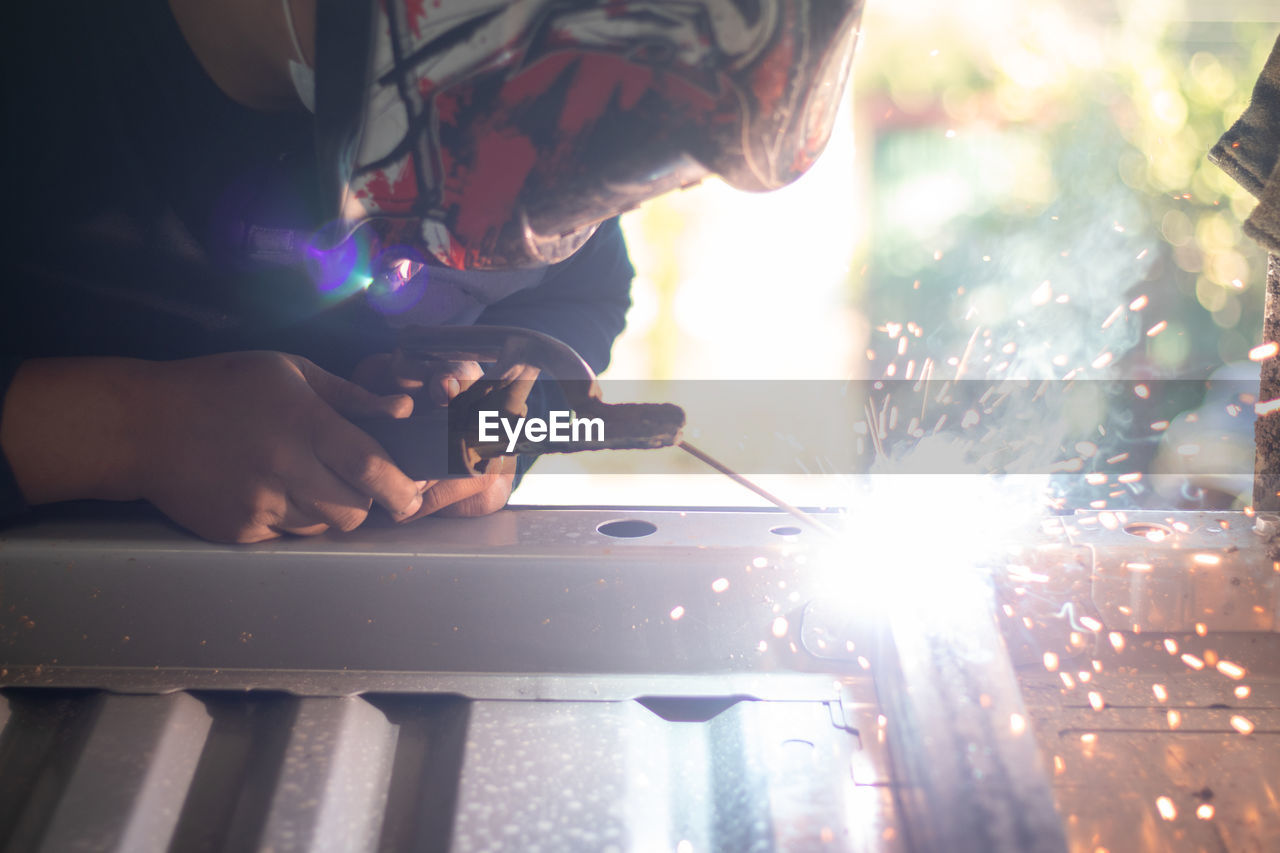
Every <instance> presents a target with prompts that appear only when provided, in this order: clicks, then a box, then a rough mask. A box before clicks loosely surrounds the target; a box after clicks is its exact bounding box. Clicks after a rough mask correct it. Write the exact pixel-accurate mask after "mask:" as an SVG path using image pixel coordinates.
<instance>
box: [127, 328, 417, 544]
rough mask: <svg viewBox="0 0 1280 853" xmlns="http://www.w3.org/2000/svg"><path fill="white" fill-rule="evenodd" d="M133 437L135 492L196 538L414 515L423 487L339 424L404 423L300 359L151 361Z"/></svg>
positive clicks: (396, 413) (344, 526) (396, 406)
mask: <svg viewBox="0 0 1280 853" xmlns="http://www.w3.org/2000/svg"><path fill="white" fill-rule="evenodd" d="M154 368H155V369H154V371H153V379H152V381H151V382H150V383H149V384H150V387H149V389H148V391H147V393H146V394H145V395H144V397H143V400H144V401H145V403H146V404H145V405H144V406H143V407H142V412H140V414H141V415H142V418H141V422H140V423H139V424H138V426H137V434H138V436H139V437H140V438H141V439H142V440H143V441H144V442H145V444H144V445H143V446H144V447H146V448H147V452H146V453H145V454H143V455H142V456H141V457H140V461H139V465H138V468H139V470H138V472H137V476H138V488H137V491H138V493H139V494H140V495H141V496H142V497H144V498H146V499H148V500H150V501H151V502H152V503H153V504H155V505H156V507H158V508H159V509H160V511H161V512H163V513H164V514H165V515H167V516H169V517H170V518H171V519H173V520H174V521H176V522H177V523H179V524H181V525H182V526H184V527H186V528H188V529H190V530H191V531H193V532H195V533H197V534H199V535H200V536H203V537H205V538H207V539H213V540H216V541H226V542H259V541H262V540H265V539H271V538H274V537H277V536H279V535H281V534H283V533H293V534H298V535H304V536H307V535H314V534H318V533H323V532H324V531H326V530H328V529H330V528H333V529H337V530H343V531H348V530H352V529H354V528H356V527H358V526H360V524H361V523H363V522H364V520H365V518H366V516H367V515H368V513H369V510H370V507H371V505H372V504H373V503H375V502H376V503H378V504H379V505H381V506H382V507H384V508H385V509H386V510H387V512H388V514H389V515H390V516H391V517H392V518H393V519H395V520H397V521H403V520H406V519H408V518H410V517H413V516H415V515H416V514H417V513H418V511H419V509H420V508H421V507H422V505H423V496H422V492H423V491H424V490H425V488H426V486H427V484H426V483H425V482H422V481H419V482H414V481H413V480H411V479H410V478H409V477H407V476H406V475H405V474H404V473H403V472H401V471H400V470H399V469H398V468H397V467H396V466H395V464H394V463H393V462H392V461H391V459H390V457H388V456H387V454H386V452H385V451H384V450H383V449H382V448H381V447H380V446H379V445H378V444H377V442H375V441H374V440H373V439H372V438H370V437H369V436H368V435H366V434H365V433H364V432H362V431H360V430H359V429H358V428H356V427H355V426H354V425H353V424H351V422H350V421H349V420H347V419H348V418H355V417H371V416H384V417H392V418H404V417H408V416H409V414H410V413H411V412H412V411H413V401H412V400H411V399H410V398H409V397H407V396H405V395H403V394H400V395H394V396H377V395H375V394H372V393H370V392H369V391H366V390H365V389H363V388H361V387H360V386H358V385H356V384H354V383H352V382H348V381H346V380H344V379H341V378H339V377H337V376H334V375H333V374H331V373H328V372H326V371H324V370H322V369H320V368H319V367H317V366H316V365H315V364H313V363H312V362H310V361H308V360H307V359H304V358H301V357H299V356H293V355H286V354H283V353H278V352H235V353H222V354H219V355H213V356H205V357H202V358H193V359H186V360H183V361H174V362H164V363H159V364H156V365H154Z"/></svg>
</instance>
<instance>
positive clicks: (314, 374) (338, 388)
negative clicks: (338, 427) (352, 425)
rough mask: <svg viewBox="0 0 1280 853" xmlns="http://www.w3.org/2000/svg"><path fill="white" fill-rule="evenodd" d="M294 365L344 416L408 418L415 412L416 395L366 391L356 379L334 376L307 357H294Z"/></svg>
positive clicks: (308, 382) (317, 391)
mask: <svg viewBox="0 0 1280 853" xmlns="http://www.w3.org/2000/svg"><path fill="white" fill-rule="evenodd" d="M294 364H295V365H296V366H297V368H298V370H299V371H301V373H302V378H303V379H305V380H306V381H307V384H308V385H310V386H311V390H313V391H315V392H316V395H317V396H318V397H319V398H320V399H321V400H324V401H325V402H326V403H328V404H329V405H330V406H332V407H333V408H334V410H335V411H336V412H337V413H338V414H340V415H342V416H343V417H345V418H362V417H363V418H367V417H377V416H379V415H381V416H383V417H388V418H407V417H409V415H410V414H412V413H413V398H412V397H410V396H409V395H407V394H387V395H385V396H382V395H378V394H374V393H373V392H372V391H366V390H365V389H364V388H361V387H360V386H359V385H357V384H355V383H354V382H348V381H347V380H345V379H343V378H342V377H340V376H334V375H333V374H332V373H330V372H329V371H327V370H324V369H323V368H321V367H317V366H316V364H315V363H314V362H312V361H309V360H308V359H305V358H295V359H294Z"/></svg>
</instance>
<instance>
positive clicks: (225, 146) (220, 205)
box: [0, 0, 633, 519]
mask: <svg viewBox="0 0 1280 853" xmlns="http://www.w3.org/2000/svg"><path fill="white" fill-rule="evenodd" d="M7 17H8V18H9V19H10V20H9V23H8V25H7V26H6V28H5V31H4V35H3V36H0V39H2V40H3V42H4V51H3V52H4V57H3V60H0V61H3V63H4V69H5V74H4V84H3V85H4V86H5V102H4V108H5V112H6V123H5V128H6V130H5V141H4V147H5V159H4V162H5V166H6V169H5V172H6V178H5V189H6V192H5V200H6V203H7V205H8V216H7V217H6V220H7V223H6V225H5V227H4V228H3V229H2V231H3V237H2V238H0V240H2V242H3V249H4V253H3V255H2V256H0V257H3V258H4V259H5V262H6V265H7V269H6V277H5V280H4V282H3V284H0V288H2V292H3V294H4V302H3V304H2V306H0V394H3V393H4V392H5V391H7V389H8V386H9V384H10V382H11V380H12V378H13V374H14V372H15V371H16V370H17V368H18V366H19V365H20V364H21V362H22V361H23V360H24V359H27V358H36V357H51V356H106V355H115V356H130V357H136V358H147V359H171V358H182V357H189V356H196V355H203V354H209V353H214V352H223V351H230V350H237V349H276V350H282V351H286V352H292V353H296V354H299V355H304V356H306V357H308V358H311V359H312V360H313V361H315V362H317V363H318V364H320V365H321V366H323V367H325V368H327V369H329V370H331V371H333V372H335V373H338V374H340V375H346V374H348V373H349V372H350V370H351V369H352V368H354V366H355V365H356V364H357V363H358V361H359V360H360V359H361V358H362V357H364V356H365V355H368V354H371V353H374V352H386V351H389V350H390V349H391V348H392V347H393V345H394V344H393V341H394V326H395V324H396V323H397V322H399V321H400V320H398V319H397V318H398V316H399V315H392V316H388V315H387V314H385V313H383V312H382V311H380V310H378V309H377V308H376V307H375V306H374V305H373V304H372V303H371V302H370V301H369V300H368V299H366V298H365V297H364V295H363V294H357V295H355V296H349V297H347V298H343V299H338V298H335V296H334V294H333V293H332V292H330V291H325V290H323V289H321V288H319V287H317V286H316V284H315V282H314V280H313V278H312V276H310V275H308V274H307V273H306V271H305V270H304V269H303V268H301V267H299V266H296V265H288V264H282V263H280V261H281V260H282V259H284V260H287V258H284V256H283V255H282V256H281V257H278V258H275V259H274V261H275V262H272V261H271V260H263V257H264V253H263V251H262V248H263V245H264V243H263V235H266V240H267V243H268V244H269V243H270V242H271V240H272V239H275V241H276V245H277V246H279V245H281V244H282V243H283V244H288V243H289V241H290V240H291V239H292V236H293V235H299V234H308V233H310V232H312V231H314V230H315V229H316V228H318V227H320V226H321V225H322V224H323V222H324V220H325V218H326V216H325V212H324V211H322V210H319V203H318V200H317V199H318V192H317V181H316V176H315V161H314V144H313V140H312V127H311V117H310V116H309V115H308V114H306V113H262V112H256V111H253V110H250V109H248V108H245V107H243V106H240V105H238V104H236V103H235V102H233V101H232V100H230V99H229V98H228V97H226V95H224V94H223V93H222V92H221V90H219V89H218V88H217V87H216V86H215V85H214V84H213V82H212V81H211V80H210V79H209V77H208V76H207V75H206V74H205V72H204V70H203V68H202V67H201V66H200V65H199V63H198V62H197V60H196V58H195V56H194V55H193V54H192V53H191V50H190V49H189V47H188V46H187V44H186V41H185V40H184V39H183V37H182V34H181V31H180V30H179V29H178V26H177V23H176V22H175V21H174V19H173V16H172V14H171V13H170V11H169V8H168V4H167V3H166V2H165V0H141V2H137V3H122V4H115V3H90V2H77V3H74V4H70V6H68V4H40V3H23V4H18V5H17V6H16V7H15V8H14V9H12V10H10V11H9V12H8V15H7ZM294 248H297V247H294ZM284 254H286V255H287V254H288V253H287V252H286V253H284ZM427 272H428V273H431V272H432V270H431V269H430V268H429V269H428V270H427ZM632 275H633V271H632V268H631V264H630V262H629V260H628V258H627V254H626V248H625V245H624V244H623V241H622V235H621V231H620V230H619V228H618V225H617V222H616V221H611V222H607V223H605V224H604V225H603V226H601V228H600V230H599V231H598V232H597V234H596V235H595V236H594V237H593V238H592V239H591V240H590V241H589V242H588V243H587V244H586V245H585V246H584V247H583V248H582V249H581V250H580V251H579V252H578V253H577V254H575V255H574V256H573V257H572V258H570V259H569V260H567V261H564V262H563V263H560V264H556V265H553V266H551V267H548V268H546V269H543V270H534V271H527V272H524V273H511V274H501V273H498V274H495V273H483V272H468V273H458V272H456V271H452V270H443V269H441V270H439V276H438V277H439V280H440V285H439V287H440V288H444V287H445V286H446V283H447V285H448V287H450V288H453V290H452V291H448V292H445V291H443V290H432V286H433V285H432V283H431V276H430V275H429V276H428V284H427V286H426V290H425V294H424V296H423V305H422V306H421V310H417V314H414V310H410V311H409V312H406V314H407V316H410V317H411V318H412V319H414V320H415V321H418V322H422V321H423V320H427V321H434V322H473V321H474V322H476V323H484V324H491V325H510V326H520V327H524V328H530V329H535V330H538V331H542V332H546V333H548V334H550V335H553V336H554V337H557V338H559V339H561V340H563V341H565V342H566V343H568V344H569V345H570V346H572V347H573V348H574V349H576V350H577V351H578V352H579V353H580V354H581V355H582V356H583V357H584V358H585V359H586V361H587V363H588V364H590V365H591V366H592V367H593V368H594V369H595V370H596V371H597V372H599V371H601V370H603V369H604V367H605V366H606V365H607V364H608V361H609V352H610V348H611V346H612V343H613V340H614V339H615V338H616V337H617V335H618V334H619V333H620V332H621V331H622V328H623V325H624V315H625V312H626V310H627V307H628V306H629V304H630V300H629V289H630V282H631V278H632ZM495 285H496V286H495ZM459 293H462V294H467V295H468V298H470V299H472V302H471V303H470V305H469V307H468V309H467V310H461V309H459V310H456V311H452V313H451V309H450V308H449V306H454V307H457V306H456V305H455V303H456V302H457V301H458V300H457V295H458V294H459ZM487 295H488V296H487ZM440 306H444V307H440ZM403 307H404V306H397V309H401V308H403ZM432 312H434V315H433V313H432ZM477 314H478V316H477ZM539 384H541V383H539ZM546 393H547V392H546V390H545V389H538V390H536V391H535V394H534V396H533V397H532V398H531V400H530V408H531V410H532V411H533V412H535V413H536V412H537V411H538V410H539V409H545V407H546V401H545V399H544V396H545V394H546ZM525 467H527V466H525ZM522 470H523V469H522ZM23 507H24V505H23V502H22V499H21V495H20V493H19V491H18V488H17V485H16V483H15V482H14V479H13V476H12V473H11V471H10V470H9V466H8V464H7V461H5V460H0V519H3V518H7V517H12V516H13V515H15V514H17V513H19V512H20V511H21V510H22V509H23Z"/></svg>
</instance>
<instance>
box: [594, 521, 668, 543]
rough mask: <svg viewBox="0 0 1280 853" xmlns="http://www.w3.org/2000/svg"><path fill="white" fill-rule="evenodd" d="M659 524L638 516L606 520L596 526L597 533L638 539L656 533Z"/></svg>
mask: <svg viewBox="0 0 1280 853" xmlns="http://www.w3.org/2000/svg"><path fill="white" fill-rule="evenodd" d="M657 530H658V525H656V524H653V523H651V522H648V521H641V520H640V519H638V518H624V519H621V520H619V521H606V522H605V523H604V524H602V525H600V526H599V527H597V528H596V532H597V533H603V534H604V535H605V536H612V537H613V538H615V539H638V538H640V537H641V536H648V535H649V534H651V533H656V532H657Z"/></svg>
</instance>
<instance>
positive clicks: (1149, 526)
mask: <svg viewBox="0 0 1280 853" xmlns="http://www.w3.org/2000/svg"><path fill="white" fill-rule="evenodd" d="M1124 532H1125V533H1128V534H1129V535H1130V536H1142V537H1144V538H1146V539H1163V538H1164V537H1166V536H1172V535H1173V529H1172V528H1169V527H1165V526H1164V525H1163V524H1156V523H1155V522H1154V521H1134V522H1131V523H1129V524H1126V525H1125V526H1124Z"/></svg>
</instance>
